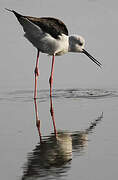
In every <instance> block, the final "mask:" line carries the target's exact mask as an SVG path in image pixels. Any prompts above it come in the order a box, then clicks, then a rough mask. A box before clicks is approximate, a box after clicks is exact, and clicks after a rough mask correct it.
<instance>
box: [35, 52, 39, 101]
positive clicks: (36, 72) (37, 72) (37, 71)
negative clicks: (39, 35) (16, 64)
mask: <svg viewBox="0 0 118 180" xmlns="http://www.w3.org/2000/svg"><path fill="white" fill-rule="evenodd" d="M38 64H39V50H38V51H37V59H36V67H35V71H34V73H35V89H34V99H36V96H37V78H38V76H39V69H38Z"/></svg>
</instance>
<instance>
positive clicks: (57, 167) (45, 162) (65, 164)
mask: <svg viewBox="0 0 118 180" xmlns="http://www.w3.org/2000/svg"><path fill="white" fill-rule="evenodd" d="M34 104H35V113H36V125H37V129H38V133H39V137H40V142H39V143H38V144H37V145H36V147H35V148H34V150H33V151H32V152H31V153H28V157H27V163H25V165H24V167H23V176H22V180H25V179H28V180H29V179H33V180H36V179H39V178H42V179H56V177H61V176H64V175H66V174H67V171H68V170H69V169H70V167H71V160H72V152H73V153H74V152H77V153H78V155H80V153H81V152H83V149H84V147H86V144H87V142H88V134H89V133H91V132H92V131H93V129H94V128H95V127H96V125H97V124H98V122H100V121H101V119H102V117H103V113H102V114H101V115H100V116H99V117H98V118H96V119H95V120H94V121H93V122H91V123H90V126H89V127H88V128H86V129H85V130H83V131H76V132H67V131H66V132H65V131H57V130H56V125H55V118H54V109H53V104H52V98H50V113H51V117H52V122H53V127H54V133H52V134H51V135H50V136H47V137H43V138H42V136H41V131H40V120H39V117H38V109H37V102H36V99H35V100H34Z"/></svg>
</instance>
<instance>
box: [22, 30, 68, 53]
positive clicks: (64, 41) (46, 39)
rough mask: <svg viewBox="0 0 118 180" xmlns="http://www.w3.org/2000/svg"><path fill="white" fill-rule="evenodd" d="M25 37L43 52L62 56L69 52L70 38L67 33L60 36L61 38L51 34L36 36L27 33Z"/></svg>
mask: <svg viewBox="0 0 118 180" xmlns="http://www.w3.org/2000/svg"><path fill="white" fill-rule="evenodd" d="M25 37H26V38H27V39H28V40H29V41H30V42H31V43H32V44H33V45H34V46H35V47H36V48H37V49H39V51H40V52H42V53H46V54H49V55H54V54H55V55H58V56H60V55H63V54H65V53H67V52H68V47H69V38H68V36H66V35H65V34H62V35H61V36H59V39H55V38H53V37H52V36H50V35H49V34H45V35H42V36H40V37H34V36H33V35H32V34H27V33H26V34H25Z"/></svg>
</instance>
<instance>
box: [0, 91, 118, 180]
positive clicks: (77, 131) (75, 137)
mask: <svg viewBox="0 0 118 180" xmlns="http://www.w3.org/2000/svg"><path fill="white" fill-rule="evenodd" d="M32 97H33V92H32V91H28V90H27V91H24V90H16V91H11V92H5V93H4V92H3V93H1V94H0V115H1V121H0V142H1V148H0V149H1V150H0V159H1V161H0V169H1V174H0V176H1V178H2V179H12V180H16V179H18V180H25V179H28V180H29V179H33V180H37V179H42V180H43V179H65V180H66V179H69V180H71V179H79V178H80V179H84V180H88V179H95V180H98V179H108V180H110V179H111V178H112V179H115V178H117V176H118V172H117V166H118V143H117V138H118V131H117V118H118V92H117V91H114V90H113V91H112V90H104V89H77V88H76V89H59V90H54V91H53V97H52V99H50V98H49V91H48V90H41V91H39V92H38V97H39V98H38V99H37V101H36V102H34V100H33V98H32ZM51 103H52V104H51ZM51 107H52V109H53V113H52V114H51V113H50V108H51ZM51 115H52V116H51ZM53 120H54V121H55V124H56V131H57V132H56V134H55V133H54V126H53ZM36 124H37V125H40V126H36ZM37 127H38V128H37Z"/></svg>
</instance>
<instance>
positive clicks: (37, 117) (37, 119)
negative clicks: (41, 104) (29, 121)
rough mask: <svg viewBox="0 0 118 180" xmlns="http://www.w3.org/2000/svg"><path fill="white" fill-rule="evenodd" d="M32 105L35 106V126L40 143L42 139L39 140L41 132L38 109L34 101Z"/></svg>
mask: <svg viewBox="0 0 118 180" xmlns="http://www.w3.org/2000/svg"><path fill="white" fill-rule="evenodd" d="M34 105H35V114H36V126H37V129H38V133H39V137H40V142H41V140H42V138H41V130H40V120H39V116H38V109H37V102H36V99H34Z"/></svg>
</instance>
